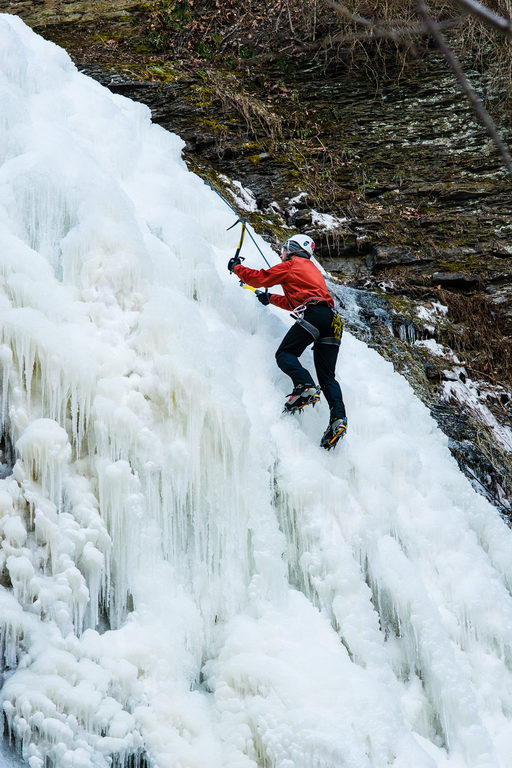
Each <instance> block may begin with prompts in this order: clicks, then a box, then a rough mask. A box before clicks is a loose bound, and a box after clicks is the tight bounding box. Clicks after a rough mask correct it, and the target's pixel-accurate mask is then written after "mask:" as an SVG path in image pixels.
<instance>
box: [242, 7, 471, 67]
mask: <svg viewBox="0 0 512 768" xmlns="http://www.w3.org/2000/svg"><path fill="white" fill-rule="evenodd" d="M466 19H467V16H466V15H465V14H464V15H463V16H456V17H454V18H453V19H446V20H445V21H441V22H439V23H438V24H435V27H436V29H439V30H440V31H444V30H446V29H454V28H455V27H458V26H460V24H462V23H463V22H464V21H465V20H466ZM430 34H431V32H430V29H428V27H427V26H426V25H425V24H423V23H420V24H411V25H409V26H406V27H400V28H398V29H377V28H373V29H371V28H369V29H368V30H365V31H364V32H344V31H342V32H338V33H336V34H334V35H331V34H327V35H324V36H323V37H321V38H319V39H318V40H313V41H311V42H309V43H299V42H296V41H294V42H292V43H289V44H288V45H287V46H285V47H284V48H280V49H279V50H277V51H271V52H269V53H261V54H259V55H257V56H254V57H253V58H252V59H251V60H250V61H251V64H254V63H260V62H265V61H272V60H273V59H278V58H279V57H280V56H284V55H286V54H289V55H296V54H300V53H311V52H314V51H321V50H325V49H328V48H332V47H333V46H339V45H346V44H350V43H354V42H363V43H364V42H370V41H372V40H395V41H400V40H407V39H411V38H414V37H421V36H425V35H430Z"/></svg>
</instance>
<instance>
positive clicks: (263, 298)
mask: <svg viewBox="0 0 512 768" xmlns="http://www.w3.org/2000/svg"><path fill="white" fill-rule="evenodd" d="M256 298H257V299H258V301H259V302H261V304H263V306H264V307H266V306H267V305H268V304H270V293H267V292H266V291H260V292H259V293H258V291H256Z"/></svg>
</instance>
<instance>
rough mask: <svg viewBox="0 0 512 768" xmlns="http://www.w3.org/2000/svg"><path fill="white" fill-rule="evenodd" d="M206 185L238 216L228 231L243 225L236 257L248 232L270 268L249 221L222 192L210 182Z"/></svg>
mask: <svg viewBox="0 0 512 768" xmlns="http://www.w3.org/2000/svg"><path fill="white" fill-rule="evenodd" d="M204 183H205V184H206V186H207V187H210V189H211V190H213V191H214V192H215V194H216V195H218V196H219V197H220V199H221V200H222V201H223V202H224V203H225V204H226V205H227V206H228V208H231V210H232V211H233V213H234V214H235V215H236V216H237V220H236V221H235V223H234V224H232V225H231V227H228V230H227V231H229V230H230V229H232V228H233V227H234V226H236V225H237V224H238V223H241V224H242V234H241V236H240V241H239V243H238V248H237V251H236V254H235V255H236V256H238V254H239V253H240V249H241V247H242V243H243V241H244V235H245V233H246V232H247V234H248V235H249V237H250V238H251V240H252V241H253V243H254V245H255V246H256V248H257V249H258V251H259V252H260V254H261V256H262V258H263V260H264V262H265V264H266V265H267V267H270V264H269V262H268V260H267V258H266V257H265V254H264V253H263V251H262V250H261V248H260V247H259V245H258V243H257V242H256V240H255V239H254V236H253V234H252V232H251V230H250V229H249V225H248V223H247V219H244V218H243V217H242V216H240V214H239V213H238V211H237V210H236V209H235V208H233V206H232V205H231V203H228V201H227V200H226V198H225V197H223V196H222V195H221V194H220V192H219V191H218V190H217V189H215V187H212V185H211V184H208V182H207V181H205V182H204Z"/></svg>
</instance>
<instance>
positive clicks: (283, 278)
mask: <svg viewBox="0 0 512 768" xmlns="http://www.w3.org/2000/svg"><path fill="white" fill-rule="evenodd" d="M233 272H234V273H235V275H236V276H237V277H239V278H240V280H243V282H244V283H247V285H252V287H253V288H270V287H271V286H272V285H281V286H282V287H283V292H284V296H281V295H280V294H278V293H272V294H270V303H271V304H274V305H275V306H276V307H281V309H289V310H290V311H291V310H293V309H295V308H296V307H300V305H301V304H304V302H306V301H309V300H311V299H317V300H318V301H325V302H327V303H328V304H330V305H331V306H334V301H333V299H332V296H331V294H330V293H329V291H328V290H327V286H326V284H325V280H324V278H323V277H322V273H321V272H320V270H319V269H318V268H317V267H315V265H314V264H313V262H312V261H310V260H309V259H304V258H302V257H300V256H294V257H293V258H291V259H290V260H289V261H283V262H281V264H276V265H275V266H274V267H270V269H249V268H248V267H243V266H242V265H241V264H238V265H237V266H236V267H235V268H234V270H233ZM311 303H312V304H314V303H316V302H314V301H311Z"/></svg>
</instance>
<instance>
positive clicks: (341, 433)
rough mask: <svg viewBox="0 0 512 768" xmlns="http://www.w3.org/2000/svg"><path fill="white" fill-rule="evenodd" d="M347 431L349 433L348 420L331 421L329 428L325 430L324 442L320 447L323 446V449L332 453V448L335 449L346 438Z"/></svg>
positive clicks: (322, 441) (321, 442)
mask: <svg viewBox="0 0 512 768" xmlns="http://www.w3.org/2000/svg"><path fill="white" fill-rule="evenodd" d="M346 431H347V420H346V419H331V420H330V422H329V426H328V427H327V429H326V430H325V432H324V434H323V437H322V440H321V441H320V445H321V446H322V448H325V449H326V450H327V451H330V450H331V448H334V446H335V445H336V443H337V442H338V441H339V440H341V439H342V438H343V437H345V432H346Z"/></svg>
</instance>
